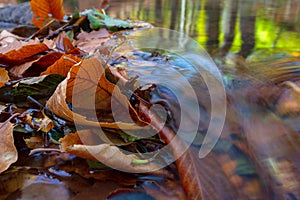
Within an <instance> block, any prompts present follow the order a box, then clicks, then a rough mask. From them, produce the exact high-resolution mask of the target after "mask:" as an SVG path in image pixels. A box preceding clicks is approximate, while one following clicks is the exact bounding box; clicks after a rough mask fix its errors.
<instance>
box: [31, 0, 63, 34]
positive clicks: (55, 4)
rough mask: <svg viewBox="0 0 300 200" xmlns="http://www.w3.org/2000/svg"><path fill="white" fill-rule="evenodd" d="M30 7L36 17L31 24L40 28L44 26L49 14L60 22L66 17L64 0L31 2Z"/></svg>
mask: <svg viewBox="0 0 300 200" xmlns="http://www.w3.org/2000/svg"><path fill="white" fill-rule="evenodd" d="M30 7H31V10H32V12H33V15H34V16H33V19H32V21H31V22H32V24H34V25H35V26H36V27H38V28H41V27H42V26H43V23H44V21H45V19H46V18H48V17H49V14H51V15H52V17H53V18H55V19H58V20H62V19H63V17H64V15H65V11H64V9H63V0H31V1H30Z"/></svg>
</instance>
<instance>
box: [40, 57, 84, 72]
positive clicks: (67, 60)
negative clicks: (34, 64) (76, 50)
mask: <svg viewBox="0 0 300 200" xmlns="http://www.w3.org/2000/svg"><path fill="white" fill-rule="evenodd" d="M80 61H81V59H80V58H79V57H77V56H73V55H64V56H61V57H60V59H58V60H57V61H56V62H55V63H54V64H53V65H51V66H50V67H48V68H47V70H46V71H44V72H42V73H41V75H46V74H60V75H62V76H65V77H66V76H67V75H68V72H69V71H70V69H71V67H72V66H73V65H75V64H77V63H79V62H80Z"/></svg>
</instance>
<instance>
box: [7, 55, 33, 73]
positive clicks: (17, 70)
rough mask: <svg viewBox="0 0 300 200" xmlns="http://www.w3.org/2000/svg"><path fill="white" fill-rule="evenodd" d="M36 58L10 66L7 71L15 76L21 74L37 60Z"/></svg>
mask: <svg viewBox="0 0 300 200" xmlns="http://www.w3.org/2000/svg"><path fill="white" fill-rule="evenodd" d="M37 61H38V59H37V60H33V61H30V62H26V63H23V64H21V65H17V66H14V67H12V68H11V69H10V70H9V72H10V73H11V74H12V75H13V76H15V77H18V76H20V75H22V74H24V73H25V72H26V70H27V69H29V68H30V67H31V65H32V64H33V63H35V62H37Z"/></svg>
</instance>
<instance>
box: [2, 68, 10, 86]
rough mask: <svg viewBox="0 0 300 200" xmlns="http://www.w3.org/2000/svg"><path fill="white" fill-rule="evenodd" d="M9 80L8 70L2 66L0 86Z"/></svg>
mask: <svg viewBox="0 0 300 200" xmlns="http://www.w3.org/2000/svg"><path fill="white" fill-rule="evenodd" d="M7 81H9V76H8V72H7V71H6V70H5V69H4V68H0V87H2V86H3V85H5V83H6V82H7Z"/></svg>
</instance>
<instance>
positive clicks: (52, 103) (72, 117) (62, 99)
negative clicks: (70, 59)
mask: <svg viewBox="0 0 300 200" xmlns="http://www.w3.org/2000/svg"><path fill="white" fill-rule="evenodd" d="M70 76H71V75H70V73H68V76H67V78H66V79H65V80H64V81H62V82H61V83H60V84H59V85H58V86H57V88H56V90H55V92H54V94H53V95H52V96H51V97H50V98H49V100H48V101H47V104H46V106H47V107H48V108H49V109H50V110H51V111H52V112H53V113H55V114H56V115H57V116H59V117H61V118H63V119H65V120H67V121H75V122H76V123H78V124H81V125H85V126H92V127H99V126H101V127H103V128H113V129H123V130H136V129H143V127H140V126H137V125H135V124H133V123H123V122H113V123H108V122H97V121H89V120H87V119H86V117H85V116H82V115H80V114H77V113H75V112H72V111H71V110H70V109H69V107H68V105H67V103H66V92H67V85H68V80H69V79H70Z"/></svg>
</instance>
